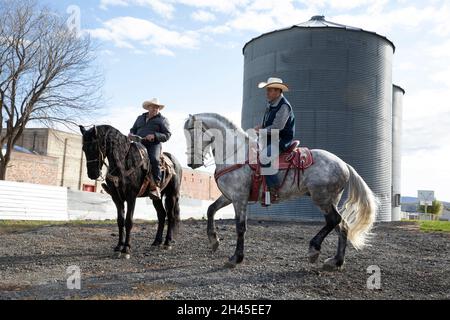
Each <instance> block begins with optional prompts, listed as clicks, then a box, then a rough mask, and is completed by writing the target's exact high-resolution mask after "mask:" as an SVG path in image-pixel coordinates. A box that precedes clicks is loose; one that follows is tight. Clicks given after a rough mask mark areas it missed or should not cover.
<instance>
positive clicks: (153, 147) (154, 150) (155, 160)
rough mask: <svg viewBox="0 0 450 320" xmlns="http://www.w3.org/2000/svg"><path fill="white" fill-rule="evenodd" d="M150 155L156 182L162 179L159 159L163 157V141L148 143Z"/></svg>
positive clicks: (146, 145)
mask: <svg viewBox="0 0 450 320" xmlns="http://www.w3.org/2000/svg"><path fill="white" fill-rule="evenodd" d="M145 147H146V148H147V153H148V157H149V159H150V164H151V166H152V168H151V169H152V175H153V179H154V180H155V182H157V183H158V182H160V181H161V169H160V167H159V160H160V157H161V143H157V144H153V143H146V144H145Z"/></svg>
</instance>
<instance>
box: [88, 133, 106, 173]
mask: <svg viewBox="0 0 450 320" xmlns="http://www.w3.org/2000/svg"><path fill="white" fill-rule="evenodd" d="M94 131H95V135H96V136H97V128H96V127H95V126H94ZM106 137H107V134H105V138H104V140H103V143H102V144H99V141H100V140H99V139H98V138H96V139H94V140H92V141H89V142H84V141H83V145H87V144H96V145H97V146H98V155H97V158H95V159H92V160H86V164H89V163H93V162H97V164H98V170H99V171H100V176H99V177H98V178H97V179H95V180H96V181H105V177H103V175H102V167H103V166H106V167H107V168H108V169H109V166H108V165H107V164H106V162H105V159H106V156H105V154H106Z"/></svg>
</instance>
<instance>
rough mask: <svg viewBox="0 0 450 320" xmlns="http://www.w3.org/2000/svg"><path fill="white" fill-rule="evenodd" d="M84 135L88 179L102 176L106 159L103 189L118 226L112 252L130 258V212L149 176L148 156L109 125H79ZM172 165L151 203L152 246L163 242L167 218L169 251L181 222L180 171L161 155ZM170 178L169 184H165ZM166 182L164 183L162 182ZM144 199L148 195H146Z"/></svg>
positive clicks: (176, 163)
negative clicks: (154, 223) (155, 220)
mask: <svg viewBox="0 0 450 320" xmlns="http://www.w3.org/2000/svg"><path fill="white" fill-rule="evenodd" d="M80 131H81V133H82V135H83V151H84V154H85V155H86V164H87V171H88V176H89V178H90V179H93V180H97V179H98V178H99V177H100V176H101V173H102V168H103V165H106V163H105V159H108V171H107V175H106V178H105V182H106V183H103V184H102V187H103V189H105V191H106V192H107V193H109V194H110V195H111V197H112V200H113V201H114V204H115V205H116V207H117V225H118V227H119V243H118V244H117V246H116V247H115V249H114V251H116V252H119V256H120V255H123V256H124V257H125V258H127V259H128V258H130V254H131V246H130V237H131V229H132V227H133V213H134V208H135V204H136V198H137V197H138V195H139V193H140V190H141V186H142V184H143V182H144V180H145V178H146V175H147V173H148V169H149V167H148V162H147V161H148V155H147V153H146V152H142V150H143V146H142V145H140V144H138V143H131V142H130V141H129V139H128V138H127V137H126V136H124V135H123V134H121V133H120V131H119V130H117V129H115V128H113V127H112V126H108V125H101V126H94V127H93V128H91V129H89V130H86V129H85V128H84V127H83V126H80ZM164 154H165V155H166V156H167V157H168V158H169V159H170V161H171V162H172V163H173V169H174V170H173V173H174V174H172V175H171V177H170V176H169V175H167V174H166V175H165V177H164V180H165V181H163V183H162V184H163V189H162V190H161V199H164V202H165V203H164V205H163V200H153V206H154V207H155V209H156V212H157V214H158V230H157V232H156V238H155V241H154V242H153V244H152V246H160V245H161V244H162V242H163V239H162V238H163V232H164V224H165V220H166V216H167V218H168V219H167V220H168V228H167V234H166V240H165V242H164V248H165V249H169V248H170V247H171V243H172V240H173V237H174V236H175V235H176V233H177V231H178V226H179V222H180V206H179V198H180V186H181V176H182V170H181V165H180V163H179V162H178V161H177V159H176V158H175V157H173V156H172V155H171V154H169V153H164ZM167 179H170V180H169V181H166V180H167ZM165 182H166V183H165ZM143 196H148V192H146V193H144V194H143ZM125 202H126V203H127V214H126V217H125ZM124 231H125V232H124Z"/></svg>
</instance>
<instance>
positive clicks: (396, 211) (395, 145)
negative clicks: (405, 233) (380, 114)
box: [392, 85, 405, 221]
mask: <svg viewBox="0 0 450 320" xmlns="http://www.w3.org/2000/svg"><path fill="white" fill-rule="evenodd" d="M404 94H405V90H403V89H402V88H401V87H399V86H396V85H394V86H393V87H392V221H400V219H401V214H400V213H401V208H400V199H401V184H400V182H401V181H400V180H401V179H400V177H401V159H402V154H401V141H402V118H403V117H402V113H403V95H404Z"/></svg>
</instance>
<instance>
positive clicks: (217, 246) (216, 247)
mask: <svg viewBox="0 0 450 320" xmlns="http://www.w3.org/2000/svg"><path fill="white" fill-rule="evenodd" d="M219 245H220V242H219V241H216V242H214V243H213V244H212V245H211V248H212V251H213V252H216V251H217V249H219Z"/></svg>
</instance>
